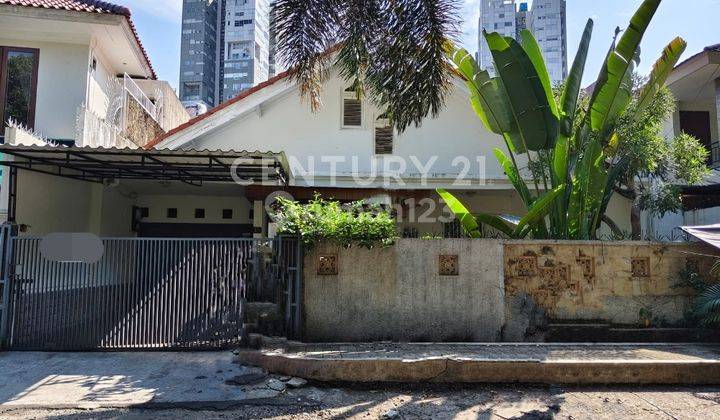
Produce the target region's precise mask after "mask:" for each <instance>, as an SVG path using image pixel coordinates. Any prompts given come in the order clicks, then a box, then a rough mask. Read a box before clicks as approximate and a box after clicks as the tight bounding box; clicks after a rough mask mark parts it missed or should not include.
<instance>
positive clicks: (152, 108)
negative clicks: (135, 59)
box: [123, 73, 161, 124]
mask: <svg viewBox="0 0 720 420" xmlns="http://www.w3.org/2000/svg"><path fill="white" fill-rule="evenodd" d="M123 88H124V89H125V91H126V92H127V93H128V94H130V96H132V97H133V99H135V100H136V101H137V102H138V103H139V104H140V106H141V107H142V108H143V109H144V110H145V112H147V113H148V115H150V117H152V119H154V120H155V121H157V122H158V124H160V123H161V115H160V114H161V111H160V109H161V107H158V106H157V105H155V104H154V103H153V101H151V100H150V98H148V97H147V95H145V92H143V91H142V89H140V86H138V84H137V83H135V81H134V80H133V79H132V78H131V77H130V76H128V74H127V73H125V75H123Z"/></svg>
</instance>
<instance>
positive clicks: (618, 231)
mask: <svg viewBox="0 0 720 420" xmlns="http://www.w3.org/2000/svg"><path fill="white" fill-rule="evenodd" d="M602 221H603V223H605V224H606V225H607V226H608V227H609V228H610V230H611V231H612V233H613V235H615V237H617V238H618V239H620V238H623V237H624V235H625V233H624V232H623V231H622V229H620V226H618V225H617V223H615V221H614V220H613V219H611V218H610V217H608V215H607V214H605V215H603V217H602Z"/></svg>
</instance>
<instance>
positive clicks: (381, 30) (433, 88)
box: [273, 0, 460, 131]
mask: <svg viewBox="0 0 720 420" xmlns="http://www.w3.org/2000/svg"><path fill="white" fill-rule="evenodd" d="M456 10H458V2H457V1H456V0H371V1H367V0H345V1H336V0H309V1H308V0H277V1H276V2H275V3H274V6H273V14H274V15H275V17H276V21H275V23H276V28H277V39H278V56H279V59H280V60H281V62H283V64H285V65H286V66H287V67H288V68H294V69H295V71H294V72H293V75H292V77H294V78H295V80H297V81H298V84H299V86H300V89H301V94H302V96H303V97H304V98H307V99H309V101H310V104H311V107H312V109H313V110H317V109H318V108H319V107H320V106H321V101H320V93H321V89H322V78H323V76H324V75H325V73H326V71H327V69H328V66H329V64H331V63H330V59H331V57H330V56H329V55H328V54H326V53H325V51H326V50H328V49H330V48H332V47H334V46H335V47H336V48H337V52H338V53H337V56H336V64H337V65H338V67H339V69H340V74H341V75H342V76H343V77H344V78H345V79H347V80H348V81H351V82H357V83H355V86H356V88H357V89H356V90H357V93H358V95H363V94H365V92H366V91H367V93H368V96H369V97H370V98H371V99H372V100H373V101H375V102H376V103H377V105H378V107H379V108H381V109H387V110H388V111H389V114H390V115H391V116H392V121H393V122H394V124H395V126H396V127H397V129H398V130H400V131H402V130H404V129H405V128H407V127H408V126H410V125H411V124H415V125H419V124H420V122H421V121H422V119H423V118H424V117H426V116H427V115H432V116H436V115H437V114H438V113H439V111H440V109H441V108H442V105H443V103H444V100H445V96H446V94H447V92H448V89H449V87H450V80H451V79H450V78H451V77H452V75H451V72H450V69H449V68H448V66H447V65H446V64H447V63H446V58H445V56H444V53H443V46H444V45H445V43H446V42H447V41H448V40H450V39H452V38H453V37H455V36H456V34H458V33H459V22H460V19H459V18H458V17H457V16H456V14H455V13H456V12H455V11H456Z"/></svg>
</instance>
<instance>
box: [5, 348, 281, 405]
mask: <svg viewBox="0 0 720 420" xmlns="http://www.w3.org/2000/svg"><path fill="white" fill-rule="evenodd" d="M234 360H235V355H234V354H233V353H232V352H229V351H222V352H177V353H169V352H142V353H139V352H138V353H130V352H124V353H36V352H28V353H23V352H0V409H7V408H31V407H42V408H98V407H134V406H145V407H149V406H168V407H178V406H187V407H193V406H195V407H203V406H218V405H220V406H223V405H224V406H227V405H232V404H234V403H245V402H248V401H254V400H263V399H267V398H274V397H277V396H278V395H280V392H278V391H277V390H274V389H271V388H269V387H268V382H269V381H270V379H271V378H269V377H265V378H264V379H263V378H262V376H261V379H260V380H258V381H255V382H253V383H251V384H247V385H244V386H238V385H229V384H226V381H231V380H232V379H233V378H235V377H237V376H241V375H246V374H249V373H262V371H261V370H259V369H256V368H249V367H243V366H240V365H238V364H235V363H233V361H234Z"/></svg>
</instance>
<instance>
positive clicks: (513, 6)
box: [477, 0, 568, 83]
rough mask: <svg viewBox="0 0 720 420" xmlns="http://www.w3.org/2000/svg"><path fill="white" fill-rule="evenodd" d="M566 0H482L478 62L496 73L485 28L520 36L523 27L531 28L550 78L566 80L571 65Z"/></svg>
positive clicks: (560, 80) (490, 30) (503, 33)
mask: <svg viewBox="0 0 720 420" xmlns="http://www.w3.org/2000/svg"><path fill="white" fill-rule="evenodd" d="M565 1H566V0H534V1H533V2H532V4H529V3H528V2H516V1H515V0H481V2H480V22H479V23H480V25H479V26H480V33H479V34H478V57H477V58H478V63H479V64H480V66H481V67H482V68H486V69H488V71H489V72H490V73H491V74H492V75H495V66H494V64H493V60H492V54H491V53H490V50H489V48H488V45H487V42H486V41H485V37H483V35H482V30H483V29H485V30H486V31H488V32H499V33H500V34H502V35H504V36H512V37H515V38H516V39H519V36H520V32H521V31H522V30H523V29H529V30H530V31H531V32H532V33H533V35H535V38H536V39H537V41H538V44H539V45H540V49H541V50H542V53H543V56H544V57H545V62H546V64H547V67H548V73H549V74H550V79H551V80H552V81H553V82H555V83H557V82H562V81H563V80H565V78H566V77H567V74H568V64H567V11H566V4H565Z"/></svg>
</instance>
